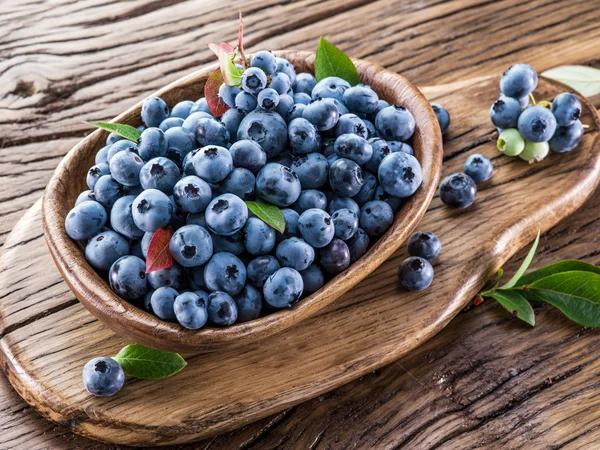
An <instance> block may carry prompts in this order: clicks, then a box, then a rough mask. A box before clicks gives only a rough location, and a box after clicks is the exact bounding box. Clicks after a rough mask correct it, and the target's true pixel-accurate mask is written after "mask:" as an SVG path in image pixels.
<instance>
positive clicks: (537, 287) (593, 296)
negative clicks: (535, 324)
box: [520, 271, 600, 327]
mask: <svg viewBox="0 0 600 450" xmlns="http://www.w3.org/2000/svg"><path fill="white" fill-rule="evenodd" d="M520 292H523V293H524V294H525V297H526V298H528V299H529V300H534V301H542V302H546V303H549V304H551V305H554V306H556V307H557V308H558V309H560V310H561V311H562V312H563V314H565V315H566V316H567V317H568V318H569V319H571V320H573V321H574V322H577V323H578V324H580V325H583V326H587V327H600V275H599V274H597V273H594V272H583V271H571V272H560V273H556V274H554V275H550V276H549V277H545V278H542V279H540V280H537V281H536V282H534V283H532V284H530V285H529V286H528V287H527V290H524V291H520Z"/></svg>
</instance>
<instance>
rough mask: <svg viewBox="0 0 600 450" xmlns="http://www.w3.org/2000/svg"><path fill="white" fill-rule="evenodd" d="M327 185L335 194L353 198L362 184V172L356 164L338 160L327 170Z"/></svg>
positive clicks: (347, 160) (346, 160)
mask: <svg viewBox="0 0 600 450" xmlns="http://www.w3.org/2000/svg"><path fill="white" fill-rule="evenodd" d="M329 184H330V186H331V189H332V190H333V192H335V193H336V194H338V195H340V196H343V197H353V196H355V195H356V194H358V192H359V191H360V189H361V188H362V186H363V184H364V178H363V172H362V169H361V168H360V166H359V165H358V164H356V163H355V162H354V161H351V160H349V159H346V158H340V159H337V160H336V161H334V162H333V164H331V167H330V168H329Z"/></svg>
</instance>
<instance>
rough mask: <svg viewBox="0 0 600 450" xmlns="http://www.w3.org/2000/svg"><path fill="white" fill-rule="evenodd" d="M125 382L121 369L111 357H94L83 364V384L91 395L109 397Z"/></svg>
mask: <svg viewBox="0 0 600 450" xmlns="http://www.w3.org/2000/svg"><path fill="white" fill-rule="evenodd" d="M124 383H125V373H124V372H123V369H122V368H121V366H120V365H119V363H118V362H116V361H115V360H114V359H112V358H108V357H102V358H94V359H92V360H91V361H88V362H87V363H86V365H85V366H83V385H84V386H85V389H86V390H87V391H88V392H89V393H90V394H92V395H96V396H98V397H110V396H111V395H115V394H116V393H117V392H119V391H120V390H121V388H122V387H123V384H124Z"/></svg>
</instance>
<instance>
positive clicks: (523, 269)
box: [500, 232, 540, 289]
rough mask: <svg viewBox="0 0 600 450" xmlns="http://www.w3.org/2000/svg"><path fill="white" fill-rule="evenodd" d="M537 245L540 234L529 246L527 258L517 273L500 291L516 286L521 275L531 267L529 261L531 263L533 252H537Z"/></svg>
mask: <svg viewBox="0 0 600 450" xmlns="http://www.w3.org/2000/svg"><path fill="white" fill-rule="evenodd" d="M539 243H540V233H539V232H538V234H537V237H536V238H535V241H534V242H533V245H532V246H531V249H530V250H529V253H527V257H525V261H523V263H522V264H521V267H519V270H517V273H515V274H514V275H513V277H512V278H511V279H510V281H509V282H508V283H506V284H505V285H504V286H502V287H501V288H500V289H511V288H512V287H513V286H514V285H515V284H517V281H519V279H520V278H521V277H522V276H523V274H524V273H525V271H526V270H527V268H528V267H529V266H530V265H531V261H533V257H534V256H535V252H536V250H537V247H538V244H539Z"/></svg>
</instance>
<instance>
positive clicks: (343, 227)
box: [331, 208, 358, 241]
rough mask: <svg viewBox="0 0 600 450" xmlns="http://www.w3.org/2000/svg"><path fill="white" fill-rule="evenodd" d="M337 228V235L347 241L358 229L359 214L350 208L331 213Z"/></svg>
mask: <svg viewBox="0 0 600 450" xmlns="http://www.w3.org/2000/svg"><path fill="white" fill-rule="evenodd" d="M331 220H333V225H334V228H335V237H336V238H338V239H341V240H342V241H347V240H348V239H350V238H351V237H352V236H354V233H356V230H357V229H358V216H357V215H356V214H355V213H354V212H353V211H351V210H350V209H348V208H342V209H338V210H337V211H336V212H334V213H333V214H332V215H331Z"/></svg>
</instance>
